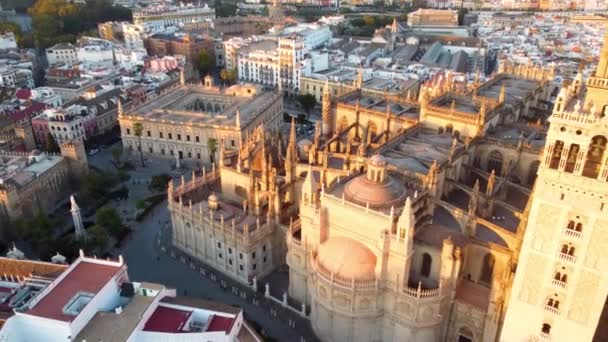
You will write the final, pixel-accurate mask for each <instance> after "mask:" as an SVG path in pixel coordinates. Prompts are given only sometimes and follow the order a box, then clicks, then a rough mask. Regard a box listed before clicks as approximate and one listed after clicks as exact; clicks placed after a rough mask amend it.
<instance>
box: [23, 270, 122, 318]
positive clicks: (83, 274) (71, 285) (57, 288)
mask: <svg viewBox="0 0 608 342" xmlns="http://www.w3.org/2000/svg"><path fill="white" fill-rule="evenodd" d="M121 269H122V267H121V266H115V265H104V264H98V263H95V262H90V261H86V260H81V261H80V262H78V264H77V265H76V266H75V267H74V268H73V269H72V270H70V271H67V272H69V273H68V274H67V275H66V276H65V278H63V279H59V283H56V282H53V283H52V284H51V285H50V286H54V288H52V289H51V290H50V292H48V293H47V294H46V295H45V296H44V297H43V298H42V299H41V300H40V301H39V302H38V303H36V304H35V305H34V307H33V308H32V309H30V310H29V311H27V313H28V314H30V315H35V316H41V317H45V318H50V319H56V320H61V321H66V322H71V321H72V320H73V319H74V318H76V317H75V316H71V315H65V314H64V313H63V307H64V306H65V305H66V304H67V303H68V301H70V300H71V299H72V298H73V297H74V295H76V294H77V293H79V292H87V293H94V294H97V293H98V292H99V291H100V290H101V289H102V288H103V287H104V286H105V285H106V284H107V283H108V282H109V281H110V280H111V279H112V277H114V276H115V275H116V274H117V273H118V272H119V271H120V270H121Z"/></svg>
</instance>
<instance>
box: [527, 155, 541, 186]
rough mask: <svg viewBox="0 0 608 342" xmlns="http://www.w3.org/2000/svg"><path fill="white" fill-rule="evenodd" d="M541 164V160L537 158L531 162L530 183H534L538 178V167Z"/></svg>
mask: <svg viewBox="0 0 608 342" xmlns="http://www.w3.org/2000/svg"><path fill="white" fill-rule="evenodd" d="M539 166H540V161H538V160H536V161H534V162H532V164H530V170H529V171H528V184H529V185H534V181H535V180H536V175H537V174H538V167H539Z"/></svg>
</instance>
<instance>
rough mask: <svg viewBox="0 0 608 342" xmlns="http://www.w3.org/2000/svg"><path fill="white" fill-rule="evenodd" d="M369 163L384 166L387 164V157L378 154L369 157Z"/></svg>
mask: <svg viewBox="0 0 608 342" xmlns="http://www.w3.org/2000/svg"><path fill="white" fill-rule="evenodd" d="M369 164H370V165H372V166H378V167H383V166H386V159H384V157H383V156H381V155H379V154H376V155H374V156H373V157H371V158H369Z"/></svg>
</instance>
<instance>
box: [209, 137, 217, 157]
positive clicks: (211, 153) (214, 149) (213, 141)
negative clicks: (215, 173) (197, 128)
mask: <svg viewBox="0 0 608 342" xmlns="http://www.w3.org/2000/svg"><path fill="white" fill-rule="evenodd" d="M207 150H209V156H211V162H212V163H214V162H215V152H217V139H215V138H209V139H207Z"/></svg>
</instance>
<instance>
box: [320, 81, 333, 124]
mask: <svg viewBox="0 0 608 342" xmlns="http://www.w3.org/2000/svg"><path fill="white" fill-rule="evenodd" d="M321 114H322V120H323V134H324V135H325V136H329V135H330V134H331V100H330V97H329V80H326V81H325V86H324V88H323V98H322V103H321Z"/></svg>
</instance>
